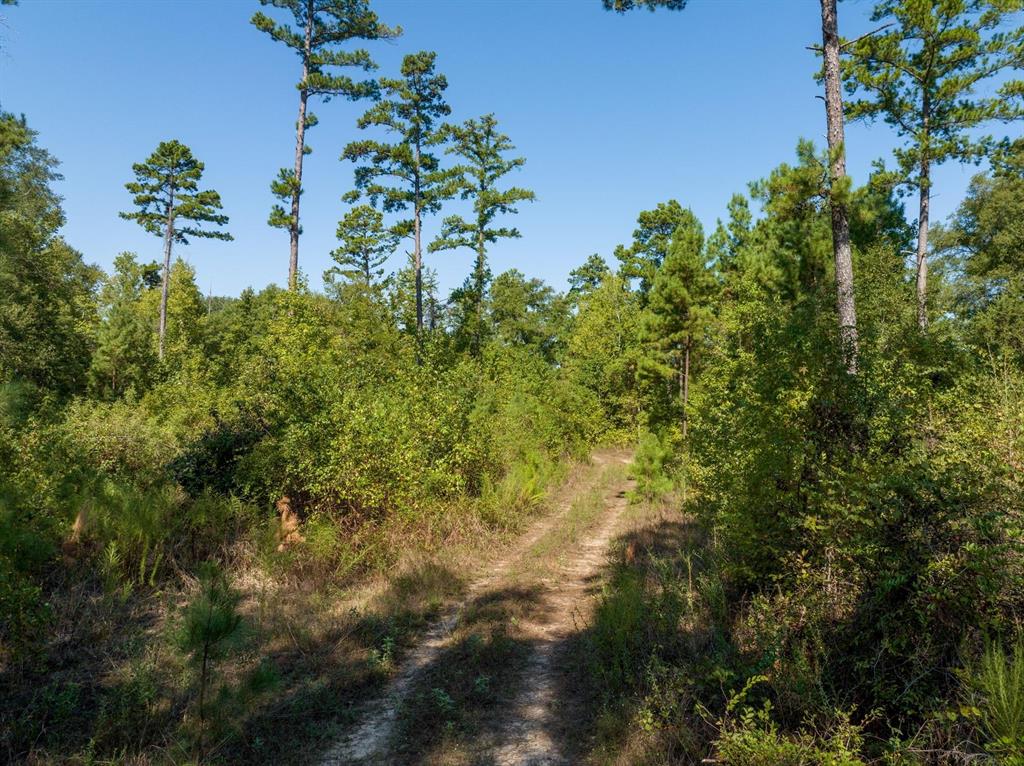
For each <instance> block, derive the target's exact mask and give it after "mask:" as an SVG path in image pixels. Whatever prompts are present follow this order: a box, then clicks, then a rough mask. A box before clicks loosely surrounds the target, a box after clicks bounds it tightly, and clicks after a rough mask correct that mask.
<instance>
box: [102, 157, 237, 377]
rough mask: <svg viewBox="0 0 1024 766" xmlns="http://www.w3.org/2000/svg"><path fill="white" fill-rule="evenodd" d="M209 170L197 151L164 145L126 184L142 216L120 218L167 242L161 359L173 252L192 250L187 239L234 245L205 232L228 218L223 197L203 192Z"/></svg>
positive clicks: (219, 235)
mask: <svg viewBox="0 0 1024 766" xmlns="http://www.w3.org/2000/svg"><path fill="white" fill-rule="evenodd" d="M204 167H205V166H204V165H203V163H202V162H200V161H199V160H197V159H196V158H195V157H193V156H192V150H191V149H189V148H188V147H187V146H185V145H184V144H183V143H181V142H179V141H161V142H160V144H159V145H158V146H157V148H156V151H154V152H153V154H151V155H150V156H149V159H147V160H146V161H145V162H144V163H136V164H135V165H133V166H132V170H133V171H134V172H135V180H134V181H130V182H128V183H126V184H125V188H126V189H128V191H129V192H131V193H132V194H133V195H134V196H133V199H132V201H133V202H134V203H135V205H136V206H137V207H138V210H136V211H135V212H132V213H121V217H122V218H126V219H128V220H130V221H135V222H136V223H138V224H139V226H141V227H142V228H143V229H145V230H146V231H148V232H149V233H150V234H154V235H156V236H162V237H163V239H164V267H163V286H162V288H161V292H160V324H159V330H158V333H159V341H158V343H159V345H158V356H159V357H160V359H163V358H164V335H165V333H166V330H167V294H168V290H169V287H170V272H171V247H172V245H173V244H174V243H175V242H178V243H181V244H183V245H187V244H188V237H205V238H212V239H221V240H230V239H232V236H231V235H230V234H228V233H227V232H223V231H212V230H210V229H202V228H200V225H201V224H204V223H208V224H213V225H214V226H224V225H225V224H226V223H227V222H228V217H227V216H226V215H224V214H222V213H220V212H218V211H220V209H221V203H220V194H218V193H217V192H215V191H213V190H206V191H200V190H199V182H200V180H202V177H203V169H204Z"/></svg>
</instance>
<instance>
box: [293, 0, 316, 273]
mask: <svg viewBox="0 0 1024 766" xmlns="http://www.w3.org/2000/svg"><path fill="white" fill-rule="evenodd" d="M312 39H313V2H312V0H308V1H307V3H306V40H305V48H304V49H303V56H302V88H301V89H300V90H299V119H298V122H296V124H295V188H294V189H293V190H292V215H291V221H290V223H289V226H288V235H289V239H290V247H291V249H290V253H289V258H288V289H289V290H294V289H295V288H296V287H298V282H299V197H300V196H301V194H302V159H303V157H305V156H306V102H307V101H308V100H309V89H308V88H307V87H306V78H307V77H309V57H310V55H311V53H312V48H311V45H312Z"/></svg>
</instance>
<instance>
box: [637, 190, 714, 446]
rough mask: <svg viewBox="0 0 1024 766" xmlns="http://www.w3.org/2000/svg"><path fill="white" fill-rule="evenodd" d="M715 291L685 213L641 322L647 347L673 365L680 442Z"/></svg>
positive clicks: (698, 232)
mask: <svg viewBox="0 0 1024 766" xmlns="http://www.w3.org/2000/svg"><path fill="white" fill-rule="evenodd" d="M715 287H716V284H715V278H714V275H713V274H712V272H711V270H710V269H708V267H707V262H706V258H705V254H704V232H703V229H702V228H701V225H700V222H699V221H698V220H697V218H696V217H695V216H694V215H693V213H692V212H690V210H684V211H683V215H682V216H681V220H680V223H679V226H678V227H677V228H676V231H675V233H674V234H673V236H672V242H671V245H670V246H669V249H668V253H667V255H666V257H665V260H664V261H663V262H662V264H661V265H660V267H659V268H658V271H657V275H656V276H655V278H654V285H653V287H652V288H651V292H650V295H649V296H648V303H647V308H646V310H645V312H644V315H643V318H642V332H643V334H644V335H645V336H646V337H647V339H648V342H649V343H650V344H651V345H652V346H653V347H654V348H655V349H656V350H657V351H658V352H659V354H660V355H661V356H662V357H663V358H665V359H667V360H670V364H671V363H674V364H675V370H676V374H677V375H678V380H679V400H680V403H681V405H682V411H683V422H682V430H683V437H684V438H685V437H686V432H687V414H688V413H687V408H688V405H689V396H690V363H691V356H692V355H693V352H694V349H695V348H696V347H697V346H698V345H699V342H700V340H701V337H702V335H703V333H704V331H705V329H706V327H707V325H708V323H709V322H710V321H711V317H712V308H711V300H712V298H713V295H714V291H715Z"/></svg>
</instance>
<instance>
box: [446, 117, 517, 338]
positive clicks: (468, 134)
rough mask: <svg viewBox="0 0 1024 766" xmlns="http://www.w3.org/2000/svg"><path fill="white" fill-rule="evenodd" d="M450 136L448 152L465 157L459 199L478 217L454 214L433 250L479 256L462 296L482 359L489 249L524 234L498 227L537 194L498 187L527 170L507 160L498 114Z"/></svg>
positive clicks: (509, 147) (508, 143)
mask: <svg viewBox="0 0 1024 766" xmlns="http://www.w3.org/2000/svg"><path fill="white" fill-rule="evenodd" d="M449 134H450V136H451V139H452V144H451V146H449V147H448V149H447V152H448V153H449V154H454V155H457V156H458V157H460V158H461V163H460V164H459V165H457V166H456V167H455V168H453V172H454V173H455V174H456V176H457V181H456V184H457V187H458V190H459V196H460V197H461V198H462V199H464V200H468V199H471V200H473V218H472V219H471V220H469V221H467V220H466V219H465V218H463V217H462V216H458V215H453V216H449V217H448V218H445V219H444V222H443V224H442V227H441V233H440V235H439V236H438V238H437V239H436V240H434V241H433V242H432V243H431V244H430V251H431V252H437V251H440V250H454V249H456V248H459V247H467V248H469V249H471V250H473V251H474V252H475V253H476V259H475V261H474V263H473V273H472V275H471V276H470V278H469V279H468V280H467V281H466V284H465V285H464V286H463V288H462V291H461V293H462V295H463V296H464V297H468V298H469V301H468V303H469V306H468V308H469V316H467V317H466V319H469V321H470V323H471V326H470V327H469V328H467V329H469V338H470V344H469V345H470V352H471V353H472V354H473V355H474V356H479V355H480V350H481V345H482V342H483V334H484V329H485V328H484V300H485V298H486V293H487V283H488V282H489V281H490V276H491V273H490V269H489V268H488V266H487V245H488V243H492V242H497V241H498V240H499V239H503V238H509V237H519V236H520V234H519V230H518V229H516V228H514V227H513V228H507V227H504V226H495V225H494V221H495V219H496V218H497V217H498V216H499V215H508V214H514V213H517V212H518V210H517V209H516V205H517V204H518V203H520V202H532V201H533V200H534V199H535V195H534V193H533V192H532V191H530V190H529V189H522V188H519V187H517V186H511V187H508V188H506V189H499V188H498V184H499V182H500V181H501V179H502V178H503V177H504V176H506V175H508V174H509V173H511V172H512V171H513V170H516V169H518V168H520V167H522V166H523V164H524V163H525V162H526V160H525V159H524V158H523V157H515V158H507V157H506V156H505V155H506V154H507V153H509V152H511V151H514V150H515V146H514V145H513V144H512V141H511V140H510V139H509V137H508V136H506V135H504V134H503V133H501V132H499V131H498V121H497V120H496V119H495V118H494V115H493V114H487V115H484V116H483V117H481V118H480V119H479V120H466V122H464V123H463V124H462V125H461V126H453V127H452V128H451V129H450V131H449Z"/></svg>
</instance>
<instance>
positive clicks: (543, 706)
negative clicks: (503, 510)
mask: <svg viewBox="0 0 1024 766" xmlns="http://www.w3.org/2000/svg"><path fill="white" fill-rule="evenodd" d="M631 486H632V483H631V482H626V483H625V484H623V485H620V486H617V487H613V488H612V490H611V492H610V493H609V496H606V498H605V510H604V513H603V515H602V517H601V520H600V522H599V523H598V524H597V525H595V527H594V528H592V529H591V530H590V531H589V532H588V533H587V535H586V536H585V538H584V539H583V540H582V541H581V542H580V543H578V544H577V546H575V549H574V550H573V553H572V555H571V556H566V557H563V559H562V560H561V561H560V562H559V565H558V566H557V567H556V569H555V571H554V572H552V575H551V577H550V578H549V579H548V582H547V585H548V588H547V591H546V593H545V597H544V601H543V605H544V608H543V609H541V610H538V614H540V615H541V618H540V619H537V620H535V621H530V622H528V623H526V624H524V625H523V626H522V629H523V631H524V632H525V633H526V634H527V635H528V636H529V638H530V639H531V643H532V646H533V653H532V654H531V656H530V659H529V661H528V663H527V666H526V668H525V669H524V671H523V673H522V681H521V686H520V687H519V690H518V692H517V693H516V695H515V697H514V699H513V700H512V702H511V704H510V705H509V706H508V707H507V708H506V709H505V711H504V713H503V714H502V716H501V720H500V722H499V724H498V726H497V727H495V731H494V736H495V737H496V740H497V743H498V744H497V745H496V746H495V747H494V748H493V751H492V754H491V755H490V757H489V758H487V759H486V762H487V763H493V764H495V766H555V765H556V764H568V763H569V761H568V760H567V758H566V756H565V755H564V754H563V753H562V752H561V749H560V744H559V743H560V742H561V741H562V740H563V739H564V736H563V734H564V729H563V727H564V726H566V725H567V723H566V720H565V712H566V711H565V710H564V708H562V707H561V706H560V700H559V699H558V693H557V690H558V683H559V678H560V674H561V672H562V668H561V667H560V663H559V660H560V659H561V657H560V656H559V649H560V648H561V647H564V646H565V645H566V642H567V641H568V639H569V638H570V637H571V636H572V635H573V634H574V633H576V632H577V631H578V630H579V627H580V622H581V619H582V620H585V619H586V618H587V617H588V616H589V612H590V606H591V604H590V600H591V596H592V595H593V591H594V585H595V582H596V581H597V580H598V576H599V574H600V572H601V569H602V567H603V566H604V565H605V564H606V562H607V560H608V553H609V546H610V544H611V542H612V540H613V538H614V537H615V536H616V535H617V534H618V533H619V532H620V531H621V529H622V517H623V514H624V512H625V510H626V507H627V500H626V491H627V490H628V489H629V488H630V487H631Z"/></svg>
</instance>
